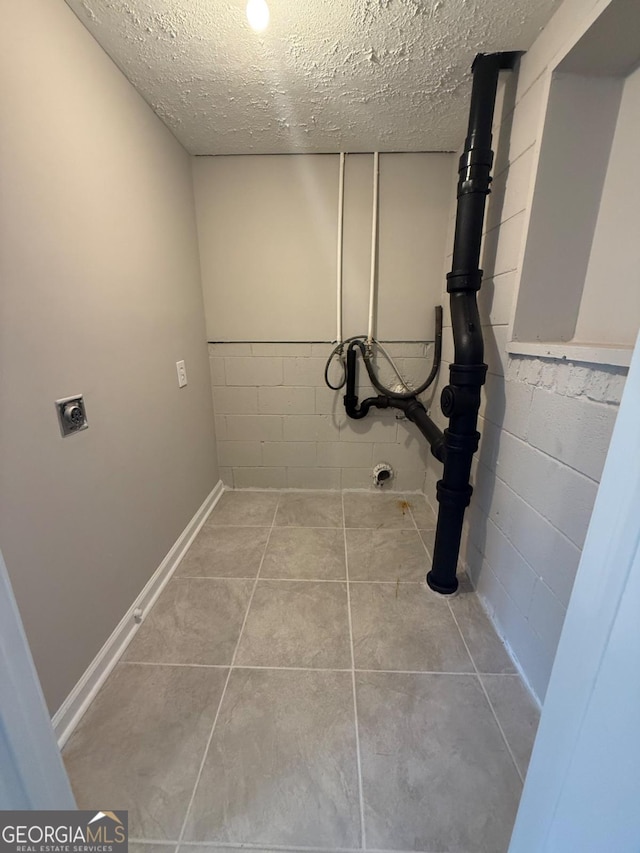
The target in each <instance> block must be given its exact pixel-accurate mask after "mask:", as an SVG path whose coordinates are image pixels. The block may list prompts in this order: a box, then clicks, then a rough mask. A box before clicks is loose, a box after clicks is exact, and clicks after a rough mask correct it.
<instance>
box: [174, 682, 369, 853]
mask: <svg viewBox="0 0 640 853" xmlns="http://www.w3.org/2000/svg"><path fill="white" fill-rule="evenodd" d="M185 840H189V841H218V842H243V841H252V842H253V843H256V844H262V845H265V846H268V845H270V844H275V845H288V846H293V847H296V846H300V847H313V846H319V847H328V848H330V849H333V848H335V847H358V846H359V845H360V818H359V803H358V781H357V760H356V739H355V727H354V716H353V694H352V684H351V674H350V673H347V672H344V673H341V672H308V671H307V672H301V671H285V670H255V669H254V670H251V669H249V670H234V671H233V672H232V674H231V678H230V680H229V686H228V688H227V692H226V695H225V699H224V702H223V704H222V709H221V712H220V717H219V719H218V723H217V725H216V729H215V732H214V736H213V740H212V743H211V747H210V749H209V753H208V755H207V760H206V762H205V766H204V770H203V774H202V777H201V780H200V784H199V785H198V789H197V791H196V797H195V801H194V804H193V808H192V810H191V814H190V817H189V820H188V822H187V828H186V833H185Z"/></svg>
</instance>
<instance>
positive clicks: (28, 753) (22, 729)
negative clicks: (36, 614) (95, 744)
mask: <svg viewBox="0 0 640 853" xmlns="http://www.w3.org/2000/svg"><path fill="white" fill-rule="evenodd" d="M0 767H1V768H2V772H1V773H0V808H1V809H75V808H76V803H75V800H74V797H73V793H72V791H71V785H70V784H69V779H68V777H67V773H66V771H65V769H64V765H63V763H62V757H61V756H60V750H59V749H58V744H57V742H56V737H55V734H54V731H53V726H52V725H51V720H50V719H49V712H48V710H47V706H46V704H45V701H44V696H43V695H42V689H41V687H40V681H39V680H38V676H37V674H36V669H35V666H34V664H33V660H32V658H31V652H30V651H29V646H28V644H27V638H26V636H25V633H24V628H23V627H22V620H21V619H20V614H19V612H18V605H17V604H16V600H15V597H14V595H13V589H12V588H11V582H10V581H9V575H8V574H7V568H6V566H5V563H4V559H3V558H2V554H1V553H0Z"/></svg>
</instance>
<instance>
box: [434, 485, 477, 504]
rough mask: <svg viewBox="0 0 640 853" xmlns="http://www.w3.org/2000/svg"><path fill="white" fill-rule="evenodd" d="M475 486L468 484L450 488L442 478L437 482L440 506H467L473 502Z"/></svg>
mask: <svg viewBox="0 0 640 853" xmlns="http://www.w3.org/2000/svg"><path fill="white" fill-rule="evenodd" d="M472 494H473V486H472V485H470V484H467V485H466V486H464V487H463V488H462V489H450V488H448V487H447V486H445V485H444V483H443V481H442V480H438V482H437V483H436V496H437V498H438V503H439V504H440V506H448V507H453V508H458V507H459V508H466V507H468V506H469V504H470V503H471V495H472Z"/></svg>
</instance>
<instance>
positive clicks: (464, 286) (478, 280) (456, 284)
mask: <svg viewBox="0 0 640 853" xmlns="http://www.w3.org/2000/svg"><path fill="white" fill-rule="evenodd" d="M483 274H484V270H474V271H473V272H460V271H458V270H452V271H451V272H448V273H447V293H475V292H476V291H478V290H480V288H481V286H482V276H483Z"/></svg>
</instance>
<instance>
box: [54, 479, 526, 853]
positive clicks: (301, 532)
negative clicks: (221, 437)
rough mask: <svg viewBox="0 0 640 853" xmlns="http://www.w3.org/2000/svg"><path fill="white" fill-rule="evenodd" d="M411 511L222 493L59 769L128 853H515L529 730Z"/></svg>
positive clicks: (498, 654)
mask: <svg viewBox="0 0 640 853" xmlns="http://www.w3.org/2000/svg"><path fill="white" fill-rule="evenodd" d="M434 524H435V518H434V516H433V513H432V512H431V510H430V508H429V507H428V505H427V503H426V501H425V500H424V498H422V497H421V496H417V495H407V496H402V495H397V494H384V495H380V494H370V493H364V492H361V493H358V492H345V493H344V494H338V493H323V492H313V493H309V492H306V493H305V492H299V493H296V492H283V493H275V492H225V494H224V495H223V497H222V499H221V500H220V502H219V503H218V505H217V506H216V507H215V509H214V511H213V512H212V514H211V516H210V517H209V519H208V520H207V522H206V524H205V525H204V527H203V528H202V530H201V532H200V534H199V535H198V537H197V538H196V540H195V542H194V543H193V545H192V546H191V548H190V550H189V552H188V553H187V555H186V557H185V558H184V559H183V561H182V563H181V564H180V566H179V567H178V569H177V571H176V572H175V574H174V576H173V578H172V579H171V580H170V581H169V583H168V584H167V586H166V587H165V589H164V591H163V593H162V594H161V596H160V598H159V599H158V601H157V603H156V605H155V606H154V608H153V610H152V611H151V613H150V614H149V615H148V617H147V618H146V620H145V622H144V623H143V625H142V626H141V628H140V630H139V631H138V633H137V634H136V636H135V638H134V640H133V642H132V643H131V644H130V645H129V647H128V649H127V650H126V652H125V654H124V656H123V658H122V660H121V662H120V663H118V664H117V666H116V667H115V669H114V671H113V673H112V674H111V676H110V677H109V679H108V680H107V682H106V683H105V685H104V686H103V688H102V689H101V691H100V692H99V694H98V696H97V697H96V699H95V701H94V702H93V704H92V705H91V707H90V709H89V711H88V712H87V714H86V715H85V717H84V718H83V720H82V721H81V723H80V725H79V726H78V728H77V729H76V731H75V732H74V734H73V735H72V737H71V738H70V740H69V742H68V744H67V746H66V747H65V750H64V758H65V761H66V764H67V768H68V770H69V774H70V777H71V781H72V784H73V787H74V790H75V793H76V797H77V800H78V805H79V806H80V807H81V808H96V807H97V805H96V804H98V805H100V806H101V807H102V806H104V805H106V806H108V807H109V808H110V809H117V808H122V809H126V808H128V809H129V826H130V833H131V836H132V838H134V839H135V841H136V843H135V844H134V845H132V853H174V851H178V848H180V849H179V853H188V851H191V853H196V851H197V850H198V845H201V849H202V848H204V847H207V848H208V849H209V853H213V851H217V853H221V851H230V850H237V849H238V848H241V847H248V848H249V849H251V850H253V851H254V853H255V851H262V853H264V851H267V850H274V849H280V850H283V849H284V850H289V851H303V850H304V851H306V850H322V851H337V850H340V851H350V850H361V849H368V850H385V851H391V850H393V851H396V850H401V851H422V853H444V851H451V853H479V851H482V853H500V851H504V850H506V849H507V847H508V842H509V835H510V831H511V826H512V823H513V820H514V817H515V812H516V809H517V804H518V799H519V796H520V790H521V785H522V777H523V774H524V773H525V772H526V766H527V761H528V757H529V752H530V750H531V745H532V742H533V737H534V734H535V729H536V726H537V714H536V711H535V707H534V705H533V703H532V702H531V700H530V698H529V696H528V694H527V692H526V690H525V688H524V687H523V685H522V684H521V682H520V679H519V677H518V676H517V675H516V674H515V670H514V668H513V665H512V663H511V661H510V659H509V657H508V655H507V654H506V652H505V649H504V647H503V646H502V644H501V642H500V641H499V639H498V637H497V636H496V634H495V633H494V631H493V629H492V627H491V624H490V623H489V621H488V620H487V618H486V616H485V615H484V612H483V610H482V608H481V607H480V604H479V602H478V600H477V599H476V597H475V594H474V593H473V592H472V591H471V589H470V587H469V585H468V584H467V583H465V582H463V583H462V584H461V593H460V595H459V596H458V597H456V598H454V599H452V600H450V601H447V600H445V599H442V598H440V597H438V596H436V595H435V594H434V593H432V592H431V591H430V590H428V589H427V587H426V585H425V584H424V583H423V579H424V575H425V570H426V568H427V565H428V549H429V548H430V547H431V544H430V543H431V542H432V538H433V527H434Z"/></svg>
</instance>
